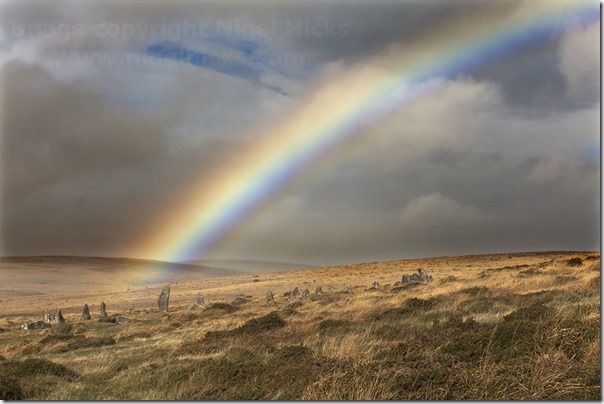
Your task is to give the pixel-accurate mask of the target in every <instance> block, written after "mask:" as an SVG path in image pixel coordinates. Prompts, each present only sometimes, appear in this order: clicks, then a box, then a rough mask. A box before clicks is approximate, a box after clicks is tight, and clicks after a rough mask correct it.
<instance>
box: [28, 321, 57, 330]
mask: <svg viewBox="0 0 604 404" xmlns="http://www.w3.org/2000/svg"><path fill="white" fill-rule="evenodd" d="M49 327H50V324H48V323H47V322H45V321H43V320H38V321H31V322H28V323H23V324H21V328H22V329H23V330H41V329H44V328H49Z"/></svg>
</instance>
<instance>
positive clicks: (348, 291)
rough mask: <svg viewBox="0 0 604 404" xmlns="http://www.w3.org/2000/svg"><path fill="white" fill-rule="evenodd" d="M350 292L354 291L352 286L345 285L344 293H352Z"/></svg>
mask: <svg viewBox="0 0 604 404" xmlns="http://www.w3.org/2000/svg"><path fill="white" fill-rule="evenodd" d="M350 292H352V287H351V286H350V285H346V286H344V293H350Z"/></svg>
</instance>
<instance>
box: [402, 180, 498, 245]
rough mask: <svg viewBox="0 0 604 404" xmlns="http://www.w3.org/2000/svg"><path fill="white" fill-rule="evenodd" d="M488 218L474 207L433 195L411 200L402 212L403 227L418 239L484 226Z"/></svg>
mask: <svg viewBox="0 0 604 404" xmlns="http://www.w3.org/2000/svg"><path fill="white" fill-rule="evenodd" d="M486 218H487V216H486V215H485V214H484V213H483V212H481V211H480V210H478V209H477V208H476V207H475V206H472V205H462V204H461V203H459V202H457V201H455V200H453V199H451V198H448V197H446V196H443V195H441V194H440V193H438V192H434V193H431V194H428V195H422V196H419V197H417V198H413V199H411V200H410V201H409V202H407V204H406V205H405V207H404V208H403V210H402V213H401V224H402V226H403V228H404V229H405V231H408V232H410V233H413V234H414V236H416V237H417V238H419V239H424V240H429V239H431V238H439V237H440V234H439V233H440V231H441V230H442V229H447V233H448V234H450V233H449V232H459V231H460V230H462V229H466V228H467V227H475V226H480V225H483V223H479V222H484V221H485V219H486Z"/></svg>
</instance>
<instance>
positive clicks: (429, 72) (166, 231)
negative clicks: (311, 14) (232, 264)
mask: <svg viewBox="0 0 604 404" xmlns="http://www.w3.org/2000/svg"><path fill="white" fill-rule="evenodd" d="M599 17H600V12H599V4H598V3H596V2H592V1H590V2H586V1H570V2H568V1H563V2H553V1H545V2H542V1H531V2H528V3H527V4H524V5H523V6H522V7H520V8H518V9H517V10H514V11H513V12H511V13H509V14H508V15H505V16H491V18H486V19H485V21H480V20H477V21H476V23H475V24H473V23H471V22H470V23H469V24H465V25H466V27H459V26H458V27H449V29H445V30H444V31H442V32H440V33H438V34H433V35H432V36H431V37H430V38H429V40H427V41H425V42H424V43H422V45H421V47H419V46H418V48H417V49H414V50H413V51H414V52H415V53H410V54H413V55H414V56H413V58H412V59H411V60H409V58H408V57H405V54H404V50H403V51H402V52H401V54H400V60H397V59H396V54H395V55H392V54H389V58H390V60H391V61H392V60H393V59H394V63H393V65H394V66H395V68H394V69H392V68H389V69H387V71H386V70H385V71H381V70H379V69H378V70H377V71H376V70H375V69H373V70H372V69H370V68H363V67H359V68H356V69H354V68H353V69H351V71H350V72H348V73H344V74H341V75H339V76H338V78H337V79H336V80H335V81H334V82H331V84H330V85H326V86H325V88H324V89H319V91H317V92H316V93H314V94H313V95H312V96H311V97H309V99H307V100H306V102H305V103H304V104H302V105H301V107H300V108H299V109H298V111H297V113H295V114H294V115H292V116H291V117H289V119H288V120H287V121H286V122H283V123H281V124H280V125H278V127H277V128H275V129H273V130H272V131H270V130H269V131H266V132H262V136H260V138H261V141H259V142H258V144H257V145H256V146H255V147H254V148H253V149H252V150H251V151H250V152H249V155H248V156H247V157H246V158H244V159H240V160H238V161H236V162H231V163H230V164H226V167H229V168H223V169H222V171H221V172H217V173H216V175H215V176H214V178H207V177H204V178H200V180H199V184H197V185H196V186H195V187H193V188H192V190H191V192H189V193H187V194H186V195H185V196H184V197H182V198H181V199H180V200H179V201H177V202H176V203H175V204H174V206H173V207H172V208H171V209H168V210H167V212H168V214H167V215H166V216H165V217H163V218H161V220H159V223H154V224H153V228H152V230H151V231H149V232H147V235H146V236H145V237H143V239H142V240H140V241H139V242H137V243H136V245H135V247H134V248H133V249H131V250H130V251H129V252H128V255H130V256H139V257H145V258H154V259H159V260H161V261H167V262H183V261H187V260H192V259H197V258H198V257H200V256H202V255H203V254H204V253H207V252H208V251H209V250H210V249H211V248H213V247H215V246H216V244H217V243H218V242H219V241H221V240H224V239H226V238H227V236H228V235H229V234H231V233H233V232H234V230H236V229H237V228H239V227H240V226H241V225H242V224H243V223H245V221H246V218H248V217H249V216H250V215H252V214H253V213H254V212H257V211H258V210H259V208H261V207H262V206H263V205H265V204H266V202H267V201H268V200H269V199H270V198H271V197H272V196H274V195H275V194H277V193H278V192H280V191H282V190H283V189H284V188H285V187H286V186H287V185H288V184H290V183H291V182H292V181H293V180H295V179H297V178H300V177H301V174H302V173H303V172H305V171H307V170H308V168H310V167H312V166H313V164H316V162H317V161H319V160H325V159H326V157H327V156H333V152H334V151H336V150H338V148H341V147H342V145H345V144H346V143H349V140H351V139H354V138H355V137H358V135H359V134H361V133H363V132H364V130H363V129H366V128H367V127H368V126H369V125H371V124H372V123H374V122H376V121H379V120H380V119H382V118H384V117H385V116H386V115H387V114H389V113H392V112H393V111H395V110H396V109H398V108H400V107H401V106H402V105H406V103H409V102H412V101H413V100H417V99H418V98H419V97H421V96H422V95H424V94H426V93H429V92H431V91H434V89H435V88H438V87H439V85H441V84H442V83H443V82H446V80H450V79H454V78H456V77H459V76H460V75H463V74H464V73H467V72H471V71H472V70H474V69H476V68H478V67H481V66H484V65H486V64H487V63H492V62H494V61H496V60H498V59H499V58H501V57H502V56H505V55H508V54H510V53H513V52H516V51H518V50H519V49H523V48H526V47H527V46H530V45H531V44H534V43H538V42H539V41H543V40H546V39H547V38H550V37H551V36H552V35H557V34H561V33H563V32H564V31H565V30H567V29H568V28H570V27H573V26H577V25H581V24H589V23H593V22H595V21H599Z"/></svg>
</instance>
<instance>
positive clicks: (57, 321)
mask: <svg viewBox="0 0 604 404" xmlns="http://www.w3.org/2000/svg"><path fill="white" fill-rule="evenodd" d="M64 322H65V318H64V317H63V313H61V310H57V314H56V316H55V324H62V323H64Z"/></svg>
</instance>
